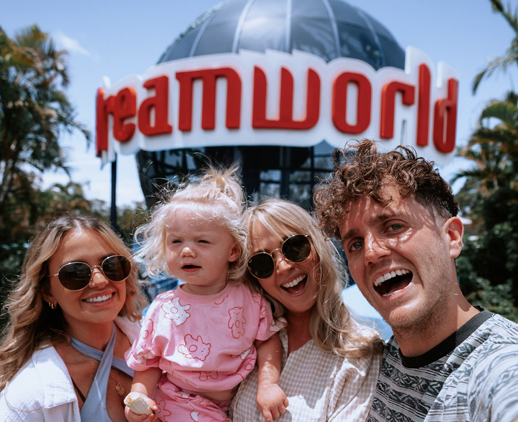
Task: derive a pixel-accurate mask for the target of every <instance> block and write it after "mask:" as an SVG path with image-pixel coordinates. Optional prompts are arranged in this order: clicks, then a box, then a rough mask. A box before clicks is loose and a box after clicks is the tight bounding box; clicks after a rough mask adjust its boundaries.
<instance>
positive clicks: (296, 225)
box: [231, 199, 382, 422]
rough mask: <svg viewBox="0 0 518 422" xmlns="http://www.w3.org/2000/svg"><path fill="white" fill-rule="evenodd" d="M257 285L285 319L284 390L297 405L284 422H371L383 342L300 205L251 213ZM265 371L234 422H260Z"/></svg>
mask: <svg viewBox="0 0 518 422" xmlns="http://www.w3.org/2000/svg"><path fill="white" fill-rule="evenodd" d="M244 218H245V227H247V228H248V230H249V235H250V241H249V245H248V246H249V253H250V257H251V258H250V259H249V261H248V273H247V275H246V276H245V278H246V281H247V283H248V284H249V285H250V287H251V288H252V289H253V290H254V291H256V292H258V293H260V294H261V295H263V296H265V297H266V298H268V299H269V301H270V303H271V304H272V310H273V312H274V316H275V317H277V318H279V317H284V318H285V319H286V320H287V327H286V328H285V329H283V330H281V331H280V338H281V342H282V348H283V352H282V353H283V356H282V372H281V376H280V380H279V386H280V387H281V388H282V389H283V391H284V392H285V393H286V396H287V397H288V400H289V406H288V408H287V410H286V413H285V414H284V415H281V417H280V418H279V419H278V421H280V422H281V421H310V420H311V421H364V420H367V418H368V415H369V410H370V406H371V401H372V397H373V393H374V388H375V385H376V381H377V378H378V374H379V369H380V360H381V350H382V342H381V340H380V339H379V337H378V336H377V334H376V333H375V332H374V331H373V330H371V329H369V328H367V327H364V326H361V325H359V324H358V323H357V322H355V321H354V320H353V319H352V318H351V316H350V314H349V311H348V309H347V307H346V306H345V305H344V303H343V301H342V299H341V297H340V292H341V290H342V288H343V285H344V284H345V280H344V279H343V278H344V277H345V271H344V270H343V268H342V267H341V265H340V264H339V262H340V259H339V256H338V254H337V251H336V249H335V248H334V246H333V244H332V243H331V242H330V241H329V240H326V239H325V238H324V236H323V235H322V233H321V232H320V230H319V229H318V227H317V225H316V223H315V221H314V220H313V218H312V217H311V216H310V214H309V213H308V212H307V211H305V210H304V209H303V208H301V207H299V206H298V205H296V204H294V203H291V202H289V201H284V200H280V199H269V200H266V201H264V202H263V203H261V204H259V205H256V206H253V207H251V208H249V209H248V210H247V212H246V213H245V217H244ZM256 388H257V370H254V371H253V372H252V373H251V374H250V376H249V377H248V378H246V379H245V380H244V381H243V383H242V384H241V386H240V388H239V390H238V392H237V394H236V396H235V397H234V400H233V402H232V405H231V411H232V417H233V419H232V420H233V421H234V422H256V421H257V422H259V421H261V414H260V413H259V412H258V410H257V406H256V405H255V390H256Z"/></svg>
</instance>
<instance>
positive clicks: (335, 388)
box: [230, 329, 381, 422]
mask: <svg viewBox="0 0 518 422" xmlns="http://www.w3.org/2000/svg"><path fill="white" fill-rule="evenodd" d="M279 336H280V338H281V343H282V348H283V357H282V372H281V377H280V381H279V384H280V387H281V388H282V389H283V391H284V392H285V393H286V396H287V397H288V400H289V402H290V405H289V406H288V408H287V411H286V413H285V414H284V415H282V416H281V417H280V418H279V419H275V421H276V422H287V421H291V422H305V421H308V422H309V421H322V422H323V421H330V422H331V421H353V422H354V421H366V420H367V417H368V414H369V409H370V405H371V401H372V396H373V393H374V388H375V386H376V380H377V378H378V374H379V367H380V361H381V356H379V355H377V356H372V357H368V358H361V359H350V358H343V357H340V356H337V355H333V354H331V353H325V352H323V351H322V350H320V349H319V348H318V347H317V346H316V344H315V342H314V341H313V340H310V341H309V342H308V343H306V344H305V345H304V346H302V347H301V348H300V349H298V350H296V351H294V352H292V353H291V354H290V356H289V357H286V350H288V336H287V334H286V330H284V329H283V330H281V331H280V333H279ZM256 393H257V368H255V369H254V370H253V371H252V372H251V373H250V375H248V377H247V378H246V379H245V380H244V381H243V382H242V383H241V386H240V387H239V390H238V392H237V393H236V395H235V397H234V400H233V401H232V404H231V406H230V411H231V418H232V420H233V421H234V422H264V418H263V416H262V415H261V414H260V412H259V410H258V409H257V405H256V403H255V396H256Z"/></svg>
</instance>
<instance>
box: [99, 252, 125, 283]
mask: <svg viewBox="0 0 518 422" xmlns="http://www.w3.org/2000/svg"><path fill="white" fill-rule="evenodd" d="M102 269H103V273H104V275H105V276H106V277H107V278H109V279H110V280H111V281H122V280H125V279H126V278H128V276H129V275H130V272H131V262H130V260H129V259H128V258H126V257H125V256H120V255H114V256H110V257H108V258H106V259H105V260H104V261H103V264H102Z"/></svg>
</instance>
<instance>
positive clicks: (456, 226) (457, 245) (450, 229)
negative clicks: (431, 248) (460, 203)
mask: <svg viewBox="0 0 518 422" xmlns="http://www.w3.org/2000/svg"><path fill="white" fill-rule="evenodd" d="M444 227H445V230H446V234H447V235H448V239H449V242H450V256H451V257H452V258H457V257H458V256H459V255H460V252H461V251H462V235H463V234H464V225H463V224H462V221H460V218H458V217H452V218H450V219H448V220H446V223H445V225H444Z"/></svg>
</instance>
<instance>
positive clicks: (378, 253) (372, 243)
mask: <svg viewBox="0 0 518 422" xmlns="http://www.w3.org/2000/svg"><path fill="white" fill-rule="evenodd" d="M364 242H365V245H364V247H365V265H366V266H368V267H370V266H371V265H374V264H375V263H376V262H378V261H379V260H380V259H382V258H384V257H386V256H388V255H389V254H390V251H389V249H388V248H387V245H386V244H385V243H384V242H383V240H382V239H379V238H377V237H376V236H373V235H369V236H366V237H365V238H364Z"/></svg>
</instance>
